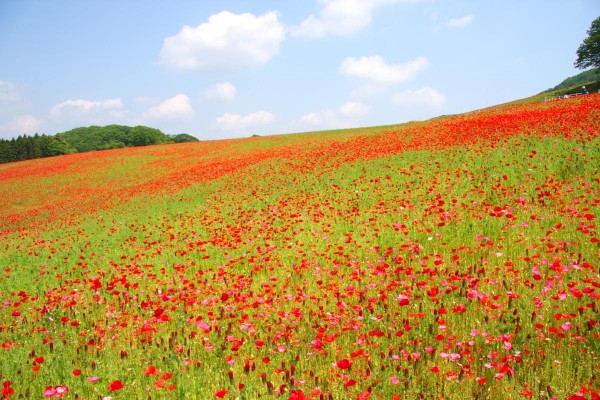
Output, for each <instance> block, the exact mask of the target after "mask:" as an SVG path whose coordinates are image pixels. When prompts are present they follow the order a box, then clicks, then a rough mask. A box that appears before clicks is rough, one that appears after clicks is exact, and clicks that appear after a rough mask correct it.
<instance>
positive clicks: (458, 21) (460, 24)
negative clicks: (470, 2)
mask: <svg viewBox="0 0 600 400" xmlns="http://www.w3.org/2000/svg"><path fill="white" fill-rule="evenodd" d="M474 19H475V16H474V15H473V14H468V15H465V16H464V17H460V18H452V19H451V20H450V21H448V23H447V24H446V25H447V26H449V27H450V28H464V27H465V26H468V25H471V24H472V23H473V20H474Z"/></svg>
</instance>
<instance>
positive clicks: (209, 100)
mask: <svg viewBox="0 0 600 400" xmlns="http://www.w3.org/2000/svg"><path fill="white" fill-rule="evenodd" d="M598 15H600V3H599V2H598V1H597V0H569V1H565V0H528V1H523V0H485V1H481V0H279V1H274V0H269V1H268V0H259V1H248V0H237V1H234V0H219V1H216V0H215V1H212V0H202V1H200V0H198V1H183V0H182V1H180V0H173V1H169V2H163V1H155V0H149V1H143V2H142V1H135V0H103V1H91V0H90V1H67V0H52V1H47V0H39V1H34V0H0V138H11V137H15V136H17V135H19V134H33V133H36V132H38V133H46V134H55V133H57V132H62V131H65V130H68V129H72V128H75V127H78V126H88V125H108V124H122V125H147V126H152V127H156V128H159V129H161V130H162V131H163V132H165V133H169V134H175V133H182V132H185V133H189V134H192V135H194V136H196V137H198V138H199V139H202V140H209V139H222V138H233V137H244V136H249V135H252V134H259V135H268V134H277V133H291V132H300V131H313V130H321V129H333V128H348V127H359V126H373V125H387V124H394V123H400V122H405V121H410V120H420V119H427V118H430V117H434V116H437V115H442V114H453V113H460V112H465V111H470V110H474V109H478V108H482V107H486V106H489V105H493V104H498V103H502V102H506V101H510V100H514V99H518V98H522V97H527V96H529V95H532V94H536V93H539V92H541V91H543V90H545V89H547V88H550V87H552V86H555V85H556V84H558V83H560V81H562V80H563V79H564V78H566V77H568V76H571V75H575V74H577V73H578V72H580V71H579V70H576V69H575V68H574V67H573V62H574V61H575V57H576V56H575V52H576V50H577V47H578V46H579V45H580V44H581V42H582V41H583V39H584V38H585V37H586V36H587V34H586V31H587V30H588V29H589V27H590V25H591V22H592V21H593V20H594V18H596V17H598Z"/></svg>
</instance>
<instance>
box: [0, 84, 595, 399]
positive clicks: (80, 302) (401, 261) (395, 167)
mask: <svg viewBox="0 0 600 400" xmlns="http://www.w3.org/2000/svg"><path fill="white" fill-rule="evenodd" d="M599 136H600V95H595V94H594V95H588V96H580V97H577V98H571V99H565V100H560V101H554V102H547V103H531V104H522V105H516V106H506V107H495V108H490V109H485V110H481V111H477V112H472V113H467V114H462V115H456V116H447V117H441V118H436V119H432V120H429V121H425V122H411V123H407V124H402V125H396V126H387V127H377V128H364V129H351V130H340V131H327V132H314V133H304V134H293V135H278V136H271V137H252V138H247V139H236V140H222V141H214V142H198V143H183V144H171V145H158V146H150V147H143V148H130V149H119V150H109V151H98V152H91V153H81V154H72V155H68V156H59V157H54V158H48V159H37V160H30V161H24V162H18V163H12V164H4V165H0V197H1V198H2V202H1V203H0V267H1V269H0V383H1V384H2V392H1V393H2V396H1V398H3V399H18V398H64V399H106V398H112V399H170V398H179V399H186V398H188V399H196V398H197V399H212V398H214V399H218V398H222V399H257V398H264V399H271V398H281V399H327V400H329V399H442V398H443V399H465V398H473V399H521V398H533V399H554V398H555V399H572V400H573V399H598V398H600V231H599V229H598V220H599V219H600V168H599V165H600V137H599Z"/></svg>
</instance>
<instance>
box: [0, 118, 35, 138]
mask: <svg viewBox="0 0 600 400" xmlns="http://www.w3.org/2000/svg"><path fill="white" fill-rule="evenodd" d="M43 125H44V120H42V119H39V118H36V117H34V116H32V115H19V116H17V117H14V118H13V119H12V120H11V121H9V122H7V123H5V124H0V136H2V137H6V138H9V137H17V136H19V135H24V134H25V135H33V134H35V133H41V132H40V131H39V130H40V128H41V127H42V126H43Z"/></svg>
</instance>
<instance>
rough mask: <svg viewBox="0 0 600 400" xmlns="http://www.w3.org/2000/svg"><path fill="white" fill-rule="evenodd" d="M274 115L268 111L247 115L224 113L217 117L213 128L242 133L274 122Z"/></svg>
mask: <svg viewBox="0 0 600 400" xmlns="http://www.w3.org/2000/svg"><path fill="white" fill-rule="evenodd" d="M276 118H277V117H276V116H275V114H273V113H270V112H268V111H257V112H255V113H251V114H247V115H238V114H231V113H228V112H227V113H225V114H223V115H221V116H220V117H217V118H216V120H215V123H214V124H213V127H215V128H217V129H220V130H223V131H236V130H237V131H244V130H247V129H249V128H254V127H257V126H262V125H268V124H270V123H272V122H273V121H275V119H276Z"/></svg>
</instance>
